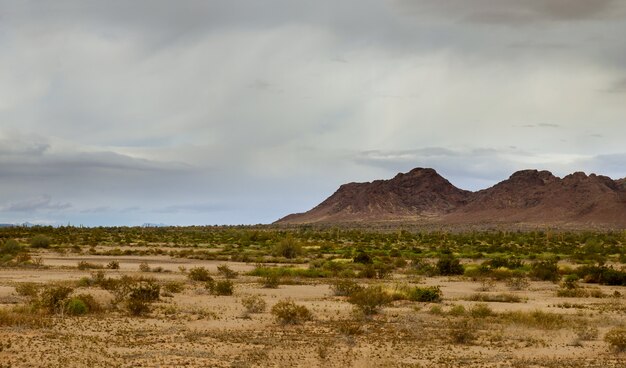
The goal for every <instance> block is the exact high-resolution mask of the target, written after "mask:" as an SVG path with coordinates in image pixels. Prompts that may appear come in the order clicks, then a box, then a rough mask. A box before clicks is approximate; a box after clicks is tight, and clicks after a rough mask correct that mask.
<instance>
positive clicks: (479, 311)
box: [469, 303, 494, 318]
mask: <svg viewBox="0 0 626 368" xmlns="http://www.w3.org/2000/svg"><path fill="white" fill-rule="evenodd" d="M469 312H470V315H471V316H472V317H474V318H486V317H490V316H493V315H494V313H493V310H491V308H490V307H489V306H488V305H487V304H483V303H478V304H475V305H474V306H472V308H471V309H470V311H469Z"/></svg>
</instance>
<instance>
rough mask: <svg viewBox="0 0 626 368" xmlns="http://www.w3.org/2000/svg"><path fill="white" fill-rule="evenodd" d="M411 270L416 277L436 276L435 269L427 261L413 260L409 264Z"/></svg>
mask: <svg viewBox="0 0 626 368" xmlns="http://www.w3.org/2000/svg"><path fill="white" fill-rule="evenodd" d="M411 269H412V270H413V272H414V273H416V274H418V275H425V276H434V275H436V274H437V267H436V266H435V265H433V264H432V263H430V262H428V261H427V260H424V259H420V258H415V259H414V260H413V262H412V263H411Z"/></svg>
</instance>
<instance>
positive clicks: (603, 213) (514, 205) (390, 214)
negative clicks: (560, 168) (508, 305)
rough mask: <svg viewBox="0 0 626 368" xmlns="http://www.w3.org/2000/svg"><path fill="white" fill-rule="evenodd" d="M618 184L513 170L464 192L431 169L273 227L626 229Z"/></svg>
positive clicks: (346, 190)
mask: <svg viewBox="0 0 626 368" xmlns="http://www.w3.org/2000/svg"><path fill="white" fill-rule="evenodd" d="M625 192H626V178H624V179H619V180H612V179H610V178H608V177H606V176H602V175H595V174H590V175H587V174H585V173H583V172H575V173H573V174H570V175H567V176H566V177H564V178H563V179H560V178H558V177H556V176H554V175H553V174H552V173H551V172H550V171H546V170H542V171H539V170H534V169H528V170H521V171H517V172H515V173H513V174H512V175H511V176H510V177H509V178H508V179H507V180H504V181H502V182H500V183H498V184H496V185H494V186H493V187H491V188H488V189H484V190H481V191H478V192H474V193H472V192H469V191H466V190H462V189H459V188H457V187H455V186H454V185H452V184H451V183H450V182H449V181H448V180H446V179H445V178H444V177H442V176H440V175H439V174H438V173H437V171H435V170H434V169H432V168H422V167H418V168H415V169H413V170H411V171H409V172H407V173H399V174H397V175H396V176H395V177H393V178H392V179H388V180H375V181H372V182H369V183H349V184H344V185H342V186H340V187H339V189H338V190H337V191H336V192H335V193H334V194H333V195H331V196H330V197H328V198H327V199H326V200H325V201H323V202H322V203H320V204H319V205H318V206H316V207H315V208H313V209H312V210H310V211H308V212H305V213H300V214H293V215H289V216H286V217H284V218H282V219H280V220H279V221H277V222H278V223H292V224H298V223H317V222H323V223H346V222H361V223H371V222H387V221H394V222H400V223H402V222H408V223H423V222H429V223H432V222H434V223H437V224H476V223H483V224H498V223H506V224H517V223H527V224H532V223H535V224H558V223H567V224H571V223H585V224H594V225H595V224H613V225H618V226H622V227H626V193H625Z"/></svg>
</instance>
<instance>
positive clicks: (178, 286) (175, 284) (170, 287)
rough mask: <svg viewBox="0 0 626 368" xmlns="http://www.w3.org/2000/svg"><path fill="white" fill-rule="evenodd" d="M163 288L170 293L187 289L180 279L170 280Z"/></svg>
mask: <svg viewBox="0 0 626 368" xmlns="http://www.w3.org/2000/svg"><path fill="white" fill-rule="evenodd" d="M163 289H165V291H167V292H168V293H172V294H177V293H181V292H182V291H183V290H185V285H184V284H183V283H182V282H180V281H168V282H166V283H165V284H164V285H163Z"/></svg>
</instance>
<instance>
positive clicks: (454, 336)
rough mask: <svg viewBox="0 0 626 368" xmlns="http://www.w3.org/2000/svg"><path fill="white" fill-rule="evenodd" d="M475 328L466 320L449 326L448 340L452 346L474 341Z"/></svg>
mask: <svg viewBox="0 0 626 368" xmlns="http://www.w3.org/2000/svg"><path fill="white" fill-rule="evenodd" d="M475 329H476V327H475V326H474V325H473V323H472V322H470V321H469V320H467V319H464V320H462V321H459V322H455V323H452V324H451V325H450V340H452V343H454V344H469V343H471V342H473V341H474V340H476V333H475Z"/></svg>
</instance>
